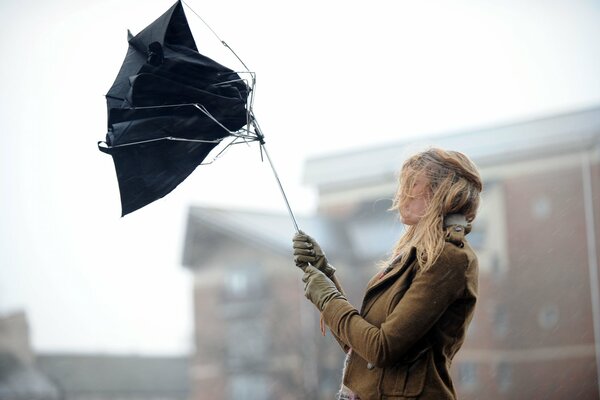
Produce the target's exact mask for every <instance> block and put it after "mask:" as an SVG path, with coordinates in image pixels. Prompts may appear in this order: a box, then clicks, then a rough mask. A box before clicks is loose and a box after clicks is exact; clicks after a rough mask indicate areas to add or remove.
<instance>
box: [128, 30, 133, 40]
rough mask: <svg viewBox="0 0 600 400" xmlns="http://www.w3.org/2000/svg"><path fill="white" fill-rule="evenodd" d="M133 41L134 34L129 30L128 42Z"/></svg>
mask: <svg viewBox="0 0 600 400" xmlns="http://www.w3.org/2000/svg"><path fill="white" fill-rule="evenodd" d="M131 39H133V34H132V33H131V31H130V30H129V29H127V41H128V42H129V41H130V40H131Z"/></svg>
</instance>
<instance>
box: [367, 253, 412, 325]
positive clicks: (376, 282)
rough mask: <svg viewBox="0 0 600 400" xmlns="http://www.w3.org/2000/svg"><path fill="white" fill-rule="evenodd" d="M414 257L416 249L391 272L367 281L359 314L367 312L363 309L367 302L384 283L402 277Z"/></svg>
mask: <svg viewBox="0 0 600 400" xmlns="http://www.w3.org/2000/svg"><path fill="white" fill-rule="evenodd" d="M415 255H416V249H415V248H414V247H413V248H411V249H410V254H409V256H408V258H407V259H406V261H405V262H404V263H403V264H402V265H399V266H396V267H395V268H393V269H392V270H391V271H389V272H388V273H387V274H385V275H384V276H383V277H381V278H380V277H379V276H380V275H379V274H377V275H376V276H374V277H373V278H372V279H371V280H370V281H369V283H368V285H367V291H366V293H365V296H364V298H363V304H362V307H361V310H362V311H361V314H362V312H363V311H364V312H366V311H367V310H366V309H365V306H366V304H367V301H368V300H369V299H370V298H371V297H372V296H373V294H374V293H375V292H376V291H377V289H378V288H380V287H382V286H383V285H385V284H386V282H391V281H394V280H395V279H396V278H397V277H399V276H402V274H404V272H405V271H406V270H407V269H408V268H409V267H410V265H411V264H412V263H413V261H414V260H415ZM393 264H394V262H392V265H393Z"/></svg>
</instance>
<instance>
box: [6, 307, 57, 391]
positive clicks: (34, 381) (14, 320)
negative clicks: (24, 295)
mask: <svg viewBox="0 0 600 400" xmlns="http://www.w3.org/2000/svg"><path fill="white" fill-rule="evenodd" d="M63 398H64V397H63V395H62V393H61V391H60V390H59V388H58V386H57V385H56V384H55V383H54V382H52V381H51V379H50V378H49V377H48V376H47V375H45V374H44V373H43V372H42V371H41V370H40V369H39V368H38V366H37V363H36V358H35V356H34V354H33V351H32V349H31V345H30V342H29V325H28V323H27V318H26V316H25V314H24V313H23V312H17V313H14V314H10V315H6V316H2V317H0V399H2V400H21V399H30V400H59V399H63Z"/></svg>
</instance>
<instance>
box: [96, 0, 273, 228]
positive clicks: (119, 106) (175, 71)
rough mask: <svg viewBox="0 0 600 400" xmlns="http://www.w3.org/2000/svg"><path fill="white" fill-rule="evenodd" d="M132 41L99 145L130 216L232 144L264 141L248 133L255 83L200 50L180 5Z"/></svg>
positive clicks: (113, 90) (109, 100)
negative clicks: (218, 149)
mask: <svg viewBox="0 0 600 400" xmlns="http://www.w3.org/2000/svg"><path fill="white" fill-rule="evenodd" d="M128 42H129V49H128V51H127V55H126V57H125V60H124V62H123V65H122V66H121V69H120V71H119V73H118V75H117V78H116V80H115V82H114V83H113V85H112V87H111V88H110V90H109V91H108V93H107V95H106V102H107V107H108V133H107V135H106V141H105V142H100V143H99V144H98V147H99V149H100V150H101V151H103V152H104V153H107V154H110V155H111V156H112V157H113V161H114V164H115V169H116V173H117V179H118V182H119V191H120V194H121V206H122V215H123V216H124V215H126V214H129V213H131V212H133V211H135V210H137V209H139V208H141V207H144V206H145V205H147V204H149V203H151V202H153V201H155V200H157V199H159V198H162V197H164V196H165V195H167V194H168V193H170V192H171V191H172V190H173V189H175V187H177V185H179V184H180V183H181V182H182V181H183V180H184V179H186V178H187V177H188V176H189V174H191V173H192V172H193V171H194V169H195V168H196V167H197V166H198V165H200V164H202V162H203V160H204V159H205V158H206V157H207V156H208V154H209V153H210V152H211V150H213V149H214V148H215V147H216V146H217V145H218V144H219V143H221V142H222V141H223V140H224V139H226V138H229V137H233V138H236V139H240V138H241V139H242V140H244V141H252V140H259V141H261V143H262V135H260V134H257V133H256V132H255V131H250V130H249V129H248V127H249V126H250V125H251V124H252V122H253V118H252V114H251V112H250V110H249V109H248V99H249V95H250V87H249V85H248V84H247V83H246V81H245V80H243V79H242V78H241V77H240V76H239V75H238V73H236V72H234V71H233V70H231V69H229V68H227V67H225V66H223V65H221V64H219V63H217V62H215V61H213V60H211V59H210V58H208V57H206V56H204V55H202V54H200V53H199V52H198V48H197V47H196V43H195V41H194V38H193V36H192V33H191V31H190V28H189V26H188V22H187V19H186V17H185V13H184V11H183V7H182V4H181V2H180V1H178V2H177V3H175V5H173V7H171V8H170V9H169V10H168V11H167V12H166V13H165V14H163V15H162V16H161V17H160V18H158V19H157V20H156V21H154V22H153V23H152V24H150V25H149V26H148V27H146V28H145V29H144V30H143V31H142V32H140V33H139V34H138V35H136V36H135V37H132V35H131V34H129V40H128ZM236 139H234V140H236Z"/></svg>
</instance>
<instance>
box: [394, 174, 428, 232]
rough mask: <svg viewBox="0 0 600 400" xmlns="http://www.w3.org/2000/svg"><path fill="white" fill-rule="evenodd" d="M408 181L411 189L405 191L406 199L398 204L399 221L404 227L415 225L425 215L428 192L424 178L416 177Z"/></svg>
mask: <svg viewBox="0 0 600 400" xmlns="http://www.w3.org/2000/svg"><path fill="white" fill-rule="evenodd" d="M410 181H412V182H411V183H410V184H411V185H412V187H410V188H408V190H406V191H405V193H406V198H405V199H402V200H401V202H400V219H401V220H402V223H403V224H405V225H416V224H417V223H418V222H419V221H420V220H421V218H423V215H425V210H426V209H427V205H428V204H429V198H430V192H429V187H428V181H427V179H426V178H425V177H422V176H416V177H415V178H414V179H411V180H410Z"/></svg>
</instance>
